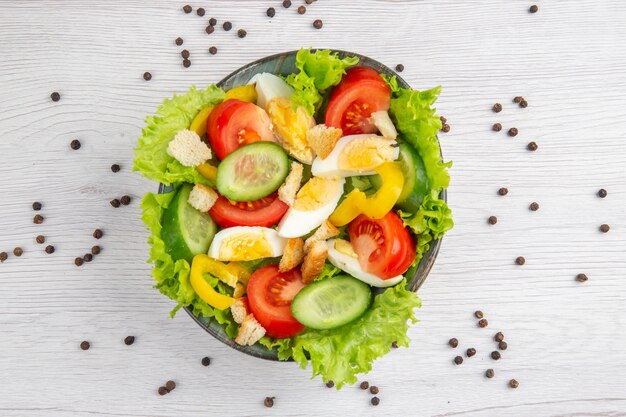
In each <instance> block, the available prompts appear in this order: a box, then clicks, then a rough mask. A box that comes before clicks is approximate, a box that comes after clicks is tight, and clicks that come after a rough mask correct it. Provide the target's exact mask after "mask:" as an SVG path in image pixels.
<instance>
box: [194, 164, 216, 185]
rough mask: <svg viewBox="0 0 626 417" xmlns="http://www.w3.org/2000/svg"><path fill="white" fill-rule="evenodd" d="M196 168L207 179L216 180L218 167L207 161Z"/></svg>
mask: <svg viewBox="0 0 626 417" xmlns="http://www.w3.org/2000/svg"><path fill="white" fill-rule="evenodd" d="M196 170H197V171H198V172H199V173H200V175H202V176H203V177H204V178H206V179H207V180H211V181H215V179H216V178H217V168H216V167H214V166H213V165H211V164H209V163H207V162H204V163H202V164H200V165H198V166H197V167H196Z"/></svg>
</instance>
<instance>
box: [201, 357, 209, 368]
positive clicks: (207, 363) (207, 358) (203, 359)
mask: <svg viewBox="0 0 626 417" xmlns="http://www.w3.org/2000/svg"><path fill="white" fill-rule="evenodd" d="M210 364H211V358H209V357H208V356H205V357H204V358H202V366H209V365H210Z"/></svg>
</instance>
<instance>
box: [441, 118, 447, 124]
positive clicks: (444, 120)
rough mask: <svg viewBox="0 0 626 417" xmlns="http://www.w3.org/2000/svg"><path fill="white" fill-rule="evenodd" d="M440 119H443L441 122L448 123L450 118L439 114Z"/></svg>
mask: <svg viewBox="0 0 626 417" xmlns="http://www.w3.org/2000/svg"><path fill="white" fill-rule="evenodd" d="M439 120H441V124H444V123H448V119H446V118H445V117H443V116H439Z"/></svg>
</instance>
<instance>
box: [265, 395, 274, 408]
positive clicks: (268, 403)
mask: <svg viewBox="0 0 626 417" xmlns="http://www.w3.org/2000/svg"><path fill="white" fill-rule="evenodd" d="M274 398H275V397H265V400H264V401H263V405H264V406H266V407H267V408H271V407H274Z"/></svg>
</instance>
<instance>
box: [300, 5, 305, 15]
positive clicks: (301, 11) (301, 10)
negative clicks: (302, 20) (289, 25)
mask: <svg viewBox="0 0 626 417" xmlns="http://www.w3.org/2000/svg"><path fill="white" fill-rule="evenodd" d="M305 13H306V7H305V6H299V7H298V14H305Z"/></svg>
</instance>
